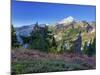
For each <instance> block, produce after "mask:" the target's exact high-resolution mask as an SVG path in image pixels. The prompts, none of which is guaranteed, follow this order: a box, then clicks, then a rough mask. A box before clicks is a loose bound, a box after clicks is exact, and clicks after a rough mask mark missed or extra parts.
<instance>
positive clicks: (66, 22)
mask: <svg viewBox="0 0 100 75" xmlns="http://www.w3.org/2000/svg"><path fill="white" fill-rule="evenodd" d="M74 20H75V19H74V18H73V17H72V16H69V17H67V18H64V19H62V20H61V21H59V22H58V23H57V24H70V23H72V22H74Z"/></svg>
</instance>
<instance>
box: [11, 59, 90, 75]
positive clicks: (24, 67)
mask: <svg viewBox="0 0 100 75" xmlns="http://www.w3.org/2000/svg"><path fill="white" fill-rule="evenodd" d="M85 64H86V63H85ZM88 66H89V65H88ZM88 66H84V63H83V62H82V63H80V64H79V63H74V62H73V63H67V62H65V61H62V60H34V61H18V62H14V63H12V68H11V69H12V74H25V73H26V74H27V73H43V72H57V71H72V70H86V69H88V68H89V67H88Z"/></svg>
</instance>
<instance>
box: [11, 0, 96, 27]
mask: <svg viewBox="0 0 100 75" xmlns="http://www.w3.org/2000/svg"><path fill="white" fill-rule="evenodd" d="M95 9H96V7H95V6H86V5H72V4H54V3H40V2H22V1H21V2H20V1H15V0H14V1H13V2H12V24H13V25H14V26H15V27H20V26H23V25H30V24H34V23H36V22H39V23H50V24H51V23H56V22H58V21H59V20H62V19H63V18H66V17H68V16H72V17H74V18H75V19H77V20H86V21H95Z"/></svg>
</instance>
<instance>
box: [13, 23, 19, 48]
mask: <svg viewBox="0 0 100 75" xmlns="http://www.w3.org/2000/svg"><path fill="white" fill-rule="evenodd" d="M11 45H12V47H19V46H20V45H19V42H18V40H17V36H16V32H15V29H14V27H13V25H11Z"/></svg>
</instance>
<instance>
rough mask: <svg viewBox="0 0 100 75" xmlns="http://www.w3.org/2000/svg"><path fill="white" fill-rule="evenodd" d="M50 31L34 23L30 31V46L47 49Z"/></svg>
mask: <svg viewBox="0 0 100 75" xmlns="http://www.w3.org/2000/svg"><path fill="white" fill-rule="evenodd" d="M51 39H52V32H51V31H49V29H48V27H47V26H45V27H43V28H41V27H39V26H38V23H36V24H35V27H34V30H33V31H32V33H31V41H30V48H33V49H39V50H42V51H48V50H49V48H50V47H51Z"/></svg>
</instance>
